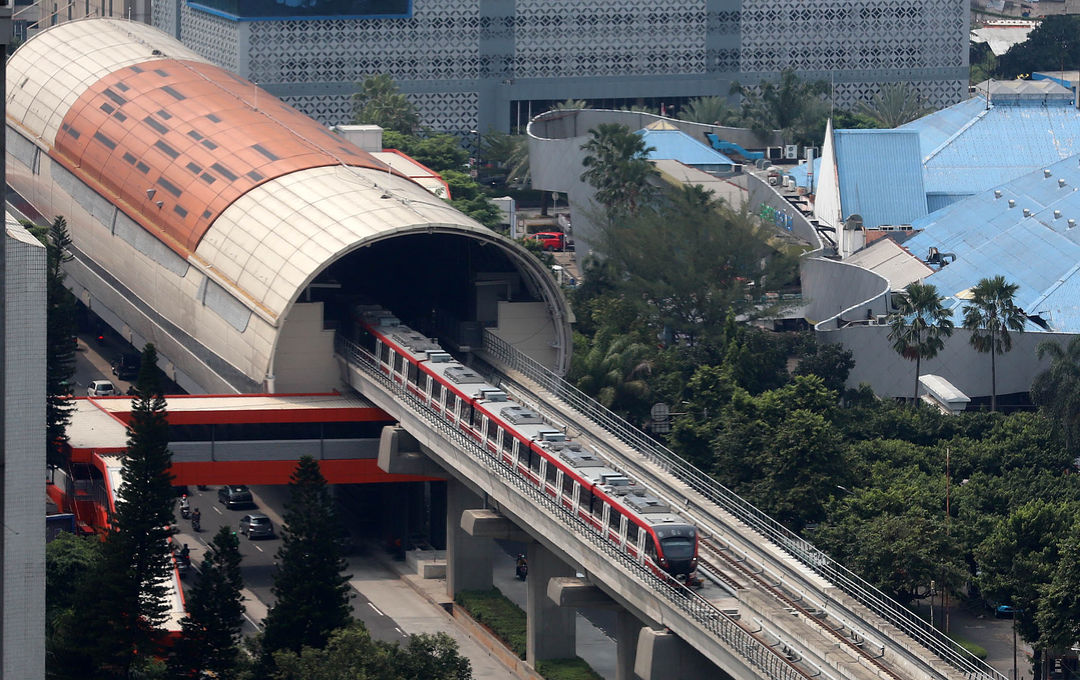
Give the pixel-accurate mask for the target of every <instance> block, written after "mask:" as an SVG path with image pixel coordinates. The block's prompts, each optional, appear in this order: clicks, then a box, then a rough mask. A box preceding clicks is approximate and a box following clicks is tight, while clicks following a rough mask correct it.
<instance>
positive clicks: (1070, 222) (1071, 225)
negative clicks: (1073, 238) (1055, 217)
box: [1069, 219, 1076, 229]
mask: <svg viewBox="0 0 1080 680" xmlns="http://www.w3.org/2000/svg"><path fill="white" fill-rule="evenodd" d="M1075 226H1076V220H1072V219H1070V220H1069V229H1072V228H1073V227H1075Z"/></svg>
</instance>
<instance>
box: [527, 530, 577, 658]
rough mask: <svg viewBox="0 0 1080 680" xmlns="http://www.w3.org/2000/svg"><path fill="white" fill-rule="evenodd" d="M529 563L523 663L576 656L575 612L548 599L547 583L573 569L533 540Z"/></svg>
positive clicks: (571, 573)
mask: <svg viewBox="0 0 1080 680" xmlns="http://www.w3.org/2000/svg"><path fill="white" fill-rule="evenodd" d="M528 560H529V575H528V578H527V582H526V592H527V593H528V597H527V599H526V604H525V614H526V616H527V618H528V624H527V625H528V632H527V633H526V643H525V660H526V661H528V663H529V665H531V666H533V667H535V666H536V662H538V661H544V660H546V659H570V658H573V657H574V656H576V654H577V631H576V630H575V623H576V622H575V619H576V617H577V610H576V609H574V608H573V607H562V606H560V605H559V604H558V603H556V602H553V601H552V600H551V599H550V598H549V597H548V581H550V580H551V579H552V578H556V577H560V576H573V575H574V568H573V567H571V566H570V565H568V564H565V563H564V562H563V561H562V560H561V559H559V558H558V556H556V555H555V554H554V553H552V552H551V551H550V550H548V549H547V548H545V547H544V546H542V545H540V544H539V543H537V542H535V541H533V542H532V543H529V551H528Z"/></svg>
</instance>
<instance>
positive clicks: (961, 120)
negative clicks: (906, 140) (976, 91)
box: [896, 97, 986, 158]
mask: <svg viewBox="0 0 1080 680" xmlns="http://www.w3.org/2000/svg"><path fill="white" fill-rule="evenodd" d="M985 110H986V100H985V99H982V98H980V97H973V98H971V99H967V100H965V101H962V102H960V103H959V104H954V105H952V106H950V107H948V108H946V109H941V110H940V111H935V112H934V113H931V114H929V115H926V116H923V117H922V118H919V119H918V120H913V121H911V122H910V123H905V124H903V125H901V126H900V127H898V128H896V129H897V130H914V131H916V132H918V133H919V151H920V154H921V155H922V157H923V158H926V157H927V156H929V155H930V154H931V153H933V152H934V150H935V149H937V148H938V147H939V146H941V145H942V144H944V143H945V140H947V139H949V138H951V137H952V136H953V135H955V134H956V133H957V132H959V131H960V130H961V128H963V127H965V126H966V125H968V124H969V123H970V122H971V121H972V120H974V119H975V118H976V117H977V116H979V115H980V114H982V113H983V111H985Z"/></svg>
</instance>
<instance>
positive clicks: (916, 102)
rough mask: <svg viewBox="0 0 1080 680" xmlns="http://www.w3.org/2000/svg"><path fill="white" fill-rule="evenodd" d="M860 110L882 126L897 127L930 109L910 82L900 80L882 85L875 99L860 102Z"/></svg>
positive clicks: (920, 116)
mask: <svg viewBox="0 0 1080 680" xmlns="http://www.w3.org/2000/svg"><path fill="white" fill-rule="evenodd" d="M859 112H860V113H862V114H865V115H867V116H869V117H870V118H872V119H874V120H875V121H877V122H878V123H879V124H880V125H881V127H885V128H895V127H899V126H901V125H903V124H904V123H908V122H911V121H913V120H915V119H916V118H922V117H923V116H925V115H926V114H927V113H929V109H927V108H926V107H925V106H924V105H923V103H922V95H921V94H919V93H918V92H916V91H915V88H913V87H912V86H911V84H910V83H907V82H900V83H887V84H885V85H881V86H880V87H879V88H878V91H877V94H875V95H874V98H873V99H871V100H870V101H869V102H860V103H859Z"/></svg>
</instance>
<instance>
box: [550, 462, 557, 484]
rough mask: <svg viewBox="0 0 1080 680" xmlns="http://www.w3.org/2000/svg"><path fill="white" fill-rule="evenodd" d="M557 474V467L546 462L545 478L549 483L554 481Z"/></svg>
mask: <svg viewBox="0 0 1080 680" xmlns="http://www.w3.org/2000/svg"><path fill="white" fill-rule="evenodd" d="M558 474H559V468H558V467H556V466H555V465H553V464H551V463H548V466H547V480H548V483H549V484H554V483H555V477H556V476H557V475H558Z"/></svg>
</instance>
